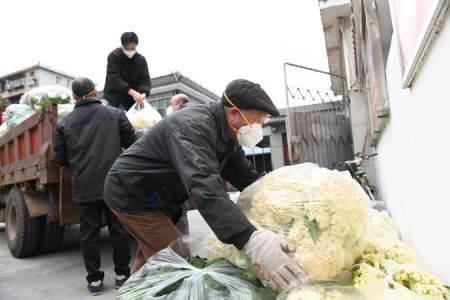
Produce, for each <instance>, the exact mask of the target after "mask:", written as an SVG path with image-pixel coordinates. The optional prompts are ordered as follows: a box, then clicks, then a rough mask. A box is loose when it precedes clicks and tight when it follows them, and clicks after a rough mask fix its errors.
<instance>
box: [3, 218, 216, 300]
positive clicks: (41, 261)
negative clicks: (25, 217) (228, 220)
mask: <svg viewBox="0 0 450 300" xmlns="http://www.w3.org/2000/svg"><path fill="white" fill-rule="evenodd" d="M188 218H189V225H190V232H191V236H193V237H199V238H200V237H204V236H205V235H207V234H208V233H209V232H210V229H209V227H208V225H207V224H206V223H205V221H204V220H203V218H202V217H201V216H200V214H199V213H198V212H197V211H190V212H189V214H188ZM100 244H101V253H102V270H103V271H104V272H105V279H104V286H105V291H104V293H103V294H102V295H100V296H91V295H90V294H89V292H88V290H87V288H86V280H85V276H86V273H85V269H84V264H83V260H82V258H81V252H80V242H79V227H78V226H71V227H68V228H67V230H66V234H65V237H64V243H63V246H62V249H61V250H59V251H58V252H55V253H50V254H46V255H38V256H35V257H30V258H26V259H17V258H14V257H13V256H12V255H11V254H10V252H9V249H8V246H7V244H6V240H5V236H4V224H2V223H0V300H34V299H45V300H61V299H67V300H85V299H94V300H104V299H115V295H116V291H117V290H116V289H115V288H114V276H115V274H114V267H113V263H112V246H111V243H110V242H109V239H108V233H107V230H106V228H104V229H103V230H102V234H101V241H100ZM135 251H136V243H135V242H133V244H132V255H134V252H135Z"/></svg>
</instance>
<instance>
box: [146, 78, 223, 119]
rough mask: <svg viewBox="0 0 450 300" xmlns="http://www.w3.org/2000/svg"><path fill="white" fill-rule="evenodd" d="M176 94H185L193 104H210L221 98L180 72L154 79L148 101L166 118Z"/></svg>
mask: <svg viewBox="0 0 450 300" xmlns="http://www.w3.org/2000/svg"><path fill="white" fill-rule="evenodd" d="M176 94H185V95H186V96H188V97H189V101H190V103H191V104H202V103H210V102H213V101H217V100H220V97H219V96H217V95H216V94H214V93H213V92H211V91H209V90H208V89H206V88H204V87H203V86H201V85H200V84H198V83H196V82H194V81H193V80H191V79H189V78H188V77H186V76H184V75H182V74H181V73H179V72H175V73H171V74H168V75H164V76H160V77H156V78H152V91H151V94H150V97H148V101H149V102H150V103H151V104H152V106H153V107H154V108H156V109H157V110H158V111H159V113H160V114H161V115H162V116H163V117H164V116H165V115H166V109H167V107H169V100H170V98H172V97H173V96H174V95H176Z"/></svg>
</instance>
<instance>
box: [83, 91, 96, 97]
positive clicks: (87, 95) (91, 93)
mask: <svg viewBox="0 0 450 300" xmlns="http://www.w3.org/2000/svg"><path fill="white" fill-rule="evenodd" d="M93 94H95V89H94V90H93V91H91V92H89V93H88V94H86V95H84V96H83V99H84V98H86V97H89V96H92V95H93Z"/></svg>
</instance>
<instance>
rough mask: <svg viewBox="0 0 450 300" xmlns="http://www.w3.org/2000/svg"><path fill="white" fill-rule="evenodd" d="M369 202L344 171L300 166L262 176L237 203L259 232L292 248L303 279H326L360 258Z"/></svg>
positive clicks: (314, 166) (283, 168)
mask: <svg viewBox="0 0 450 300" xmlns="http://www.w3.org/2000/svg"><path fill="white" fill-rule="evenodd" d="M368 203H369V199H368V197H367V195H366V194H365V193H364V191H363V190H362V188H361V187H360V186H359V185H358V184H357V183H356V182H355V181H354V180H353V179H352V178H351V176H350V175H349V174H348V173H346V172H338V171H331V170H328V169H325V168H320V167H318V166H317V165H314V164H311V163H304V164H299V165H295V166H286V167H282V168H280V169H277V170H275V171H273V172H271V173H269V174H268V175H266V176H264V177H263V178H261V179H260V180H258V181H257V182H255V183H253V184H252V185H250V186H249V187H247V188H246V189H245V190H244V191H243V192H242V193H241V195H240V197H239V200H238V202H237V205H238V206H239V207H240V208H241V209H242V211H243V212H244V213H245V215H246V216H247V217H248V218H249V220H250V222H251V223H252V224H253V225H255V226H256V227H257V228H262V229H271V230H273V231H275V232H278V233H280V234H282V235H284V237H285V238H286V239H287V240H288V241H289V242H291V243H292V244H294V246H295V247H296V251H295V253H294V256H293V257H294V259H295V260H296V261H297V263H298V264H299V266H300V267H301V268H302V269H303V271H305V273H306V274H307V275H309V276H311V277H312V278H314V279H321V280H326V279H330V278H332V277H334V276H336V275H337V274H339V273H340V272H341V271H342V270H344V269H350V268H351V267H352V266H353V264H354V262H355V260H356V259H357V258H358V257H360V256H361V255H362V254H363V251H364V239H365V230H366V226H367V222H368V214H369V204H368ZM211 244H214V241H211V242H210V245H211ZM217 247H220V246H217ZM222 249H223V250H224V251H228V250H232V249H230V248H228V246H224V247H223V248H222ZM212 252H214V250H213V251H212ZM214 255H215V254H214V253H212V254H210V256H209V257H214ZM217 255H220V254H216V256H217Z"/></svg>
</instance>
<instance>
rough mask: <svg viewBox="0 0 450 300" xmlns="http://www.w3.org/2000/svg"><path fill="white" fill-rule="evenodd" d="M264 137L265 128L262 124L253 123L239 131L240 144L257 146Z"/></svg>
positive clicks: (238, 139)
mask: <svg viewBox="0 0 450 300" xmlns="http://www.w3.org/2000/svg"><path fill="white" fill-rule="evenodd" d="M262 139H263V130H262V126H261V124H258V123H253V124H250V125H246V126H242V127H241V128H239V130H238V133H237V141H238V143H239V145H241V146H245V147H255V146H256V144H258V143H259V142H261V141H262Z"/></svg>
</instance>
